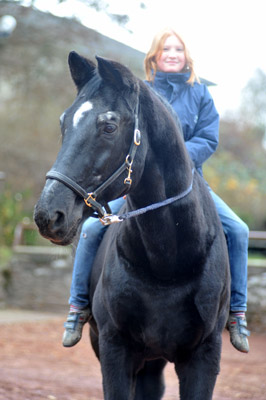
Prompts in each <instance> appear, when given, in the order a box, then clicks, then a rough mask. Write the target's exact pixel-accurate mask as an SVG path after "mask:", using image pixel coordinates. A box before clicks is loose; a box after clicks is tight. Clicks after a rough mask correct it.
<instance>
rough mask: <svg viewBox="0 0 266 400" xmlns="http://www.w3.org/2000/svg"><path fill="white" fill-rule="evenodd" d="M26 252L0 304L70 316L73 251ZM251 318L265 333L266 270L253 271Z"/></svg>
mask: <svg viewBox="0 0 266 400" xmlns="http://www.w3.org/2000/svg"><path fill="white" fill-rule="evenodd" d="M23 249H24V247H23V246H21V247H20V250H19V251H17V252H15V253H14V255H13V257H12V260H11V262H10V265H9V266H8V273H7V272H6V273H5V276H3V275H2V277H1V280H0V285H1V286H2V288H1V290H0V303H1V302H2V305H4V306H6V307H15V308H22V309H28V310H40V311H50V312H51V311H52V312H53V311H54V312H67V311H68V297H69V289H70V285H71V277H72V265H73V256H72V254H71V250H70V249H64V248H58V247H55V248H52V249H49V248H48V250H46V251H44V250H41V249H40V251H39V252H38V250H37V252H36V251H35V252H34V253H32V252H29V251H28V250H25V249H24V250H23ZM52 250H53V251H52ZM6 271H7V270H6ZM247 317H248V322H249V327H250V328H252V330H256V331H262V330H263V331H265V328H266V266H250V267H249V277H248V313H247Z"/></svg>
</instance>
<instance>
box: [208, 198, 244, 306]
mask: <svg viewBox="0 0 266 400" xmlns="http://www.w3.org/2000/svg"><path fill="white" fill-rule="evenodd" d="M210 193H211V196H212V198H213V200H214V203H215V205H216V209H217V211H218V214H219V217H220V219H221V222H222V225H223V229H224V233H225V236H226V240H227V247H228V254H229V262H230V271H231V301H230V310H231V311H246V310H247V275H248V272H247V265H248V240H249V229H248V226H247V225H246V224H245V222H243V221H242V220H241V219H240V218H239V217H238V216H237V215H236V214H235V213H234V212H233V211H232V210H231V209H230V207H228V206H227V204H226V203H225V202H224V201H223V200H222V199H221V198H220V197H219V196H217V194H215V193H214V192H213V191H212V190H210Z"/></svg>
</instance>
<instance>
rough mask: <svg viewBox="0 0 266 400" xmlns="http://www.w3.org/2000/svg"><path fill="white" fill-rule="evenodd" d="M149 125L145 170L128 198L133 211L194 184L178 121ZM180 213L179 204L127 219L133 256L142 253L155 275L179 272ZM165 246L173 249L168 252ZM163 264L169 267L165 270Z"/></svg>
mask: <svg viewBox="0 0 266 400" xmlns="http://www.w3.org/2000/svg"><path fill="white" fill-rule="evenodd" d="M149 128H150V129H148V131H149V135H148V150H147V153H146V160H145V167H144V171H143V174H142V177H141V179H140V181H139V183H138V185H137V187H136V188H135V189H134V190H133V191H132V193H130V195H129V196H128V200H127V204H128V207H129V209H131V210H132V209H133V210H134V209H139V208H141V207H145V206H147V205H150V204H154V203H158V202H161V201H163V200H165V199H167V198H170V197H174V196H177V195H178V194H180V193H182V192H183V191H185V190H186V189H187V188H188V187H189V185H190V184H191V179H192V169H191V162H190V159H189V156H188V154H187V152H186V150H185V145H184V142H183V139H182V137H181V136H180V134H179V133H178V132H177V131H176V127H175V123H174V122H173V121H172V120H169V121H165V122H164V124H163V129H162V125H161V124H157V125H156V124H154V122H153V124H152V127H151V126H150V127H149ZM178 135H179V136H178ZM182 203H183V205H184V202H182ZM179 212H180V210H179V207H178V205H177V204H176V203H175V204H173V205H168V206H166V207H162V208H159V209H157V210H156V211H151V212H148V213H146V214H145V215H143V216H139V217H137V218H134V219H133V220H131V221H127V224H126V230H127V238H128V240H129V241H130V247H131V249H132V252H131V256H130V257H132V258H131V259H134V257H135V254H138V255H139V254H140V252H141V253H142V256H143V257H142V260H143V263H145V265H146V267H145V268H146V269H147V265H149V267H148V268H149V269H150V270H152V274H153V275H154V276H157V277H160V278H162V279H172V278H173V276H175V274H176V259H177V240H178V239H177V236H178V233H177V229H176V228H177V226H176V224H177V221H178V218H179ZM164 248H165V249H172V251H171V252H170V253H169V254H167V255H166V253H165V252H164V251H163V249H164ZM166 256H167V268H166V264H165V258H166ZM138 262H139V261H138ZM162 265H164V266H165V267H164V268H163V269H162ZM167 271H168V272H167Z"/></svg>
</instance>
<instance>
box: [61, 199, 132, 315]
mask: <svg viewBox="0 0 266 400" xmlns="http://www.w3.org/2000/svg"><path fill="white" fill-rule="evenodd" d="M124 201H125V200H124V199H123V198H122V197H121V198H119V199H116V200H113V201H111V202H110V203H109V205H110V207H111V210H112V212H113V213H114V214H116V213H118V211H119V210H120V208H121V207H122V205H123V203H124ZM107 227H108V226H103V225H102V223H101V222H100V221H99V220H98V219H95V218H88V219H86V221H85V222H84V224H83V226H82V230H81V234H80V238H79V242H78V246H77V250H76V255H75V260H74V266H73V272H72V283H71V288H70V298H69V304H73V305H75V306H77V307H79V308H86V307H87V306H88V305H89V287H90V274H91V268H92V264H93V261H94V258H95V256H96V253H97V250H98V248H99V246H100V243H101V241H102V238H103V235H104V233H105V231H106V229H107Z"/></svg>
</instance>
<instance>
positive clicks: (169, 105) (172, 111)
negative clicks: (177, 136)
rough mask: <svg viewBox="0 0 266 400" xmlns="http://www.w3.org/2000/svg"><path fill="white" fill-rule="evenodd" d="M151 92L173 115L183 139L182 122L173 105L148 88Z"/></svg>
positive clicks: (151, 88)
mask: <svg viewBox="0 0 266 400" xmlns="http://www.w3.org/2000/svg"><path fill="white" fill-rule="evenodd" d="M148 88H149V90H151V91H152V92H153V94H154V95H155V96H156V97H158V99H159V100H160V101H161V102H162V103H163V105H164V107H165V108H166V109H167V111H168V112H169V113H170V114H171V116H172V118H173V119H174V121H175V123H176V126H177V128H178V131H179V133H181V135H182V137H183V130H182V125H181V122H180V119H179V117H178V115H177V113H176V112H175V110H174V109H173V107H172V106H171V104H170V103H169V102H168V101H167V100H166V99H165V98H164V97H163V96H161V95H160V93H158V92H156V90H155V89H154V88H153V87H151V86H148Z"/></svg>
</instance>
